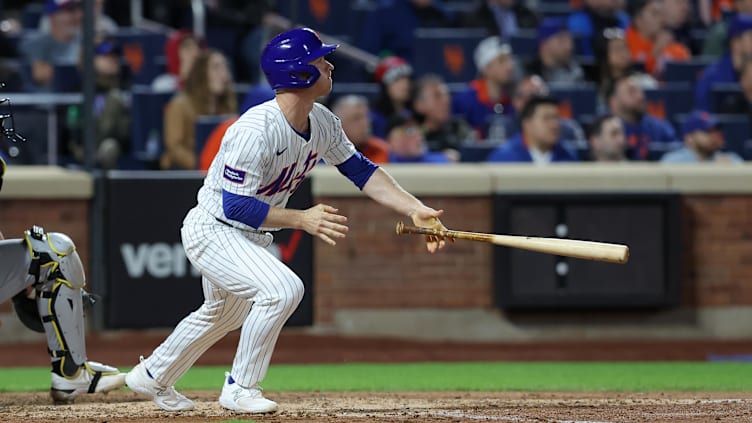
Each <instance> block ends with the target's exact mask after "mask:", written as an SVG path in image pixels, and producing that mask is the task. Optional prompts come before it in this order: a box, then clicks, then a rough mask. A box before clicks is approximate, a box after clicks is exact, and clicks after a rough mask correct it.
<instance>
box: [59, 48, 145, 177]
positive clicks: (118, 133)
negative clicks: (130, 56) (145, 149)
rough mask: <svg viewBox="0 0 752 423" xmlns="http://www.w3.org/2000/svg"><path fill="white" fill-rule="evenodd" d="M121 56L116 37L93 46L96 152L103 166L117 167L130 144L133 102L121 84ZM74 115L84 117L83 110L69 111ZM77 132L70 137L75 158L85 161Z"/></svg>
mask: <svg viewBox="0 0 752 423" xmlns="http://www.w3.org/2000/svg"><path fill="white" fill-rule="evenodd" d="M120 57H121V49H120V46H119V45H118V44H117V43H116V42H115V41H113V40H103V41H100V42H99V43H97V45H96V46H95V48H94V77H95V89H96V92H95V96H94V110H93V112H94V117H95V118H96V119H95V125H94V128H95V136H96V151H95V154H94V156H95V159H96V162H97V164H98V165H99V166H101V167H102V168H104V169H113V168H116V167H118V160H119V159H120V158H121V157H122V156H123V154H125V153H126V152H127V151H128V149H129V145H130V124H131V120H130V104H129V101H128V96H127V94H126V93H125V92H124V91H123V89H122V87H121V85H122V81H121V75H120ZM70 107H75V108H78V107H80V106H78V105H75V106H70ZM72 115H75V116H79V118H80V117H83V116H82V113H75V114H72V113H68V116H72ZM68 124H71V122H70V121H69V122H68ZM76 126H77V127H78V128H81V127H83V123H82V122H78V124H77V125H76ZM76 135H77V136H74V137H72V139H71V142H70V149H71V153H73V156H74V158H75V159H76V161H78V162H79V163H83V162H84V146H83V139H82V138H81V137H80V134H78V133H77V134H76Z"/></svg>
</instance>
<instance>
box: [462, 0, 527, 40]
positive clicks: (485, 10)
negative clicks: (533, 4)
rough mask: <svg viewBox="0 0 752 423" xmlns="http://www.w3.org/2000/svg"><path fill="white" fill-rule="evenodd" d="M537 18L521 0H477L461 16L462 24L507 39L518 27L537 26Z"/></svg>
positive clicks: (517, 30) (514, 33)
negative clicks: (473, 5)
mask: <svg viewBox="0 0 752 423" xmlns="http://www.w3.org/2000/svg"><path fill="white" fill-rule="evenodd" d="M539 20H540V18H539V17H538V15H537V14H536V13H535V12H534V11H533V10H532V9H530V8H529V7H527V5H525V2H524V1H522V0H479V1H478V2H477V6H476V7H475V8H473V9H472V10H470V11H468V12H467V13H465V14H464V16H462V26H464V27H470V28H483V29H485V30H486V31H487V32H488V33H489V34H493V35H498V36H499V37H501V39H502V40H504V41H509V38H510V37H511V36H513V35H516V34H517V33H518V32H519V30H520V29H532V28H535V27H537V26H538V21H539Z"/></svg>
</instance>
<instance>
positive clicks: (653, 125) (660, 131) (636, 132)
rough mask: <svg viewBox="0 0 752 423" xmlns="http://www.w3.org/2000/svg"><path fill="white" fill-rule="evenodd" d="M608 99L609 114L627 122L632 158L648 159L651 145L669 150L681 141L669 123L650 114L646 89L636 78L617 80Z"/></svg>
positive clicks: (628, 152)
mask: <svg viewBox="0 0 752 423" xmlns="http://www.w3.org/2000/svg"><path fill="white" fill-rule="evenodd" d="M606 99H607V101H608V109H609V110H608V111H609V113H611V114H613V115H614V116H617V117H619V119H621V120H622V122H623V123H624V131H625V134H626V136H627V144H628V151H627V157H629V159H630V160H646V159H647V158H648V153H649V151H650V149H651V148H656V149H658V148H660V149H661V150H668V149H670V148H671V146H672V144H678V143H679V138H678V137H677V136H676V132H675V131H674V127H673V126H671V124H670V123H668V122H666V121H665V120H663V119H659V118H657V117H654V116H651V115H649V114H648V113H647V101H646V100H645V92H644V91H643V89H642V87H641V86H640V83H639V80H638V79H637V78H635V77H633V76H626V77H622V78H619V79H617V80H616V81H614V83H613V84H612V85H611V87H609V90H608V92H607V94H606Z"/></svg>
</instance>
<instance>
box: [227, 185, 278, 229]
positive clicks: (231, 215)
mask: <svg viewBox="0 0 752 423" xmlns="http://www.w3.org/2000/svg"><path fill="white" fill-rule="evenodd" d="M222 208H223V209H224V212H225V216H227V218H228V219H232V220H235V221H238V222H240V223H245V224H246V225H248V226H251V227H253V228H255V229H258V228H259V226H261V224H262V223H264V220H265V219H266V215H267V214H269V205H268V204H266V203H264V202H263V201H259V200H257V199H255V198H253V197H247V196H245V195H238V194H233V193H231V192H227V191H225V190H222Z"/></svg>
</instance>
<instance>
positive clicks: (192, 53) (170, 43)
mask: <svg viewBox="0 0 752 423" xmlns="http://www.w3.org/2000/svg"><path fill="white" fill-rule="evenodd" d="M203 49H204V46H203V44H202V42H201V41H200V40H199V39H198V38H197V37H196V36H195V35H193V33H192V32H191V31H189V30H178V31H175V32H173V33H172V34H171V35H170V36H169V38H168V39H167V42H166V43H165V57H166V58H167V72H166V73H164V74H162V75H159V76H157V77H156V78H154V80H153V81H152V82H151V88H152V90H154V91H157V92H175V91H177V90H179V89H180V88H182V87H183V83H184V82H185V79H186V78H187V77H188V72H190V70H191V66H193V63H194V62H195V61H196V58H197V57H198V55H199V53H201V51H202V50H203Z"/></svg>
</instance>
